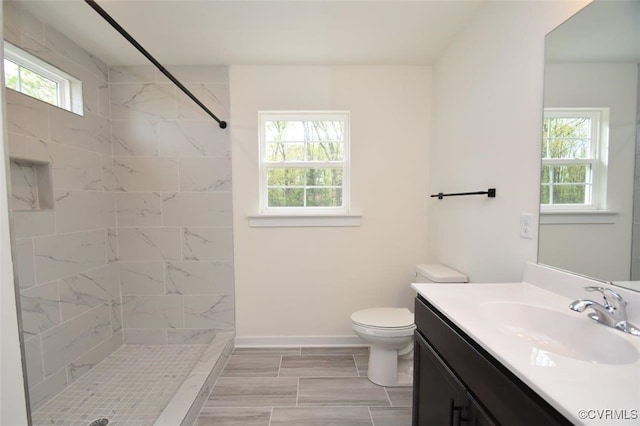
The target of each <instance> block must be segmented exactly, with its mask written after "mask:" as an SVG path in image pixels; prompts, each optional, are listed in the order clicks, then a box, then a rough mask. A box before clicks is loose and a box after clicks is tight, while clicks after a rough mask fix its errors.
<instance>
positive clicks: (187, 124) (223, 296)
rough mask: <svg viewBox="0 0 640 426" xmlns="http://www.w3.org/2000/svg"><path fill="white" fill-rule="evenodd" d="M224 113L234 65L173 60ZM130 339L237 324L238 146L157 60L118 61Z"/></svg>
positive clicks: (121, 252)
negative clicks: (234, 178)
mask: <svg viewBox="0 0 640 426" xmlns="http://www.w3.org/2000/svg"><path fill="white" fill-rule="evenodd" d="M168 69H169V71H170V72H171V73H172V74H173V75H175V76H176V78H178V79H179V80H180V81H181V82H182V83H183V84H185V86H186V87H187V88H189V89H190V90H191V91H192V92H193V93H194V94H196V96H198V98H199V99H200V100H201V101H202V102H203V103H204V104H205V105H207V106H208V107H209V108H210V109H211V110H212V111H213V112H214V114H216V115H217V116H219V117H221V118H222V119H225V118H227V117H228V115H229V93H228V92H229V85H228V74H227V68H226V67H216V66H192V67H168ZM109 76H110V84H109V90H110V96H111V113H112V116H111V118H112V120H111V123H112V141H113V152H114V156H113V168H112V170H111V176H112V179H113V182H112V185H113V187H112V189H113V190H114V192H115V197H116V199H115V201H116V220H117V241H118V260H119V262H118V264H119V266H120V280H121V287H120V289H121V293H122V314H123V316H122V320H123V330H124V341H125V343H140V344H156V345H165V344H189V343H209V342H211V340H212V339H213V338H214V337H215V336H216V333H218V332H227V331H232V330H233V329H234V320H235V318H234V292H233V287H234V285H233V282H234V281H233V240H232V205H231V155H230V152H231V147H230V139H229V134H228V130H221V129H220V128H219V127H218V125H217V123H216V122H215V121H213V120H212V119H211V118H210V117H209V116H208V115H206V113H204V112H203V111H201V110H200V108H199V107H198V106H197V105H196V104H195V103H194V102H193V101H192V100H191V99H189V98H188V97H187V96H186V95H184V94H183V93H182V92H181V91H180V90H179V89H178V88H176V87H175V86H174V85H173V84H171V83H170V82H169V80H168V79H167V78H166V77H165V76H164V75H163V74H162V73H161V72H159V71H157V70H156V69H155V68H154V67H153V66H139V67H112V68H110V69H109Z"/></svg>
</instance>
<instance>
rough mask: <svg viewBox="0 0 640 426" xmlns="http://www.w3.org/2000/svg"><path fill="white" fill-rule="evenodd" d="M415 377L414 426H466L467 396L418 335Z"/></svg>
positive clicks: (452, 375)
mask: <svg viewBox="0 0 640 426" xmlns="http://www.w3.org/2000/svg"><path fill="white" fill-rule="evenodd" d="M413 374H414V378H413V426H447V425H450V426H453V425H459V424H464V423H463V421H464V420H466V419H467V414H468V412H467V411H468V410H467V409H466V406H467V403H466V402H467V392H466V391H465V388H464V386H463V385H462V383H460V381H458V379H457V378H456V377H455V376H454V374H453V373H452V372H451V370H449V368H448V367H447V366H446V365H445V364H444V363H443V362H442V360H441V359H440V357H439V356H438V354H436V353H435V352H434V351H433V349H431V347H430V346H429V344H428V343H427V342H426V341H425V339H424V338H423V337H422V335H421V334H420V333H419V332H418V331H416V332H415V345H414V369H413Z"/></svg>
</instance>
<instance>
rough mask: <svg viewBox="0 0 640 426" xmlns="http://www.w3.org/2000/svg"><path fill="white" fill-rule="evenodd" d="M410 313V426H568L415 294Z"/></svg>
mask: <svg viewBox="0 0 640 426" xmlns="http://www.w3.org/2000/svg"><path fill="white" fill-rule="evenodd" d="M415 314H416V325H417V329H416V333H415V346H414V347H415V349H414V351H415V353H414V378H413V425H414V426H458V425H464V426H488V425H516V424H517V425H519V426H527V425H531V426H539V425H545V426H547V425H548V426H552V425H571V422H569V421H568V420H567V419H566V418H565V417H563V416H562V415H561V414H560V413H558V412H557V411H556V410H555V409H554V408H553V407H552V406H551V405H549V404H548V403H547V402H546V401H544V400H543V399H542V398H541V397H540V396H539V395H537V394H536V393H535V392H533V391H532V390H531V389H530V388H529V387H528V386H527V385H526V384H525V383H523V382H522V381H521V380H520V379H518V378H517V377H516V376H515V375H514V374H513V373H511V372H510V371H508V370H507V369H506V368H505V367H504V366H503V365H502V364H500V363H499V362H498V361H497V360H496V359H495V358H493V357H492V356H491V355H490V354H489V353H487V352H486V351H485V350H484V349H482V348H481V347H480V346H479V345H478V344H477V343H476V342H474V341H473V339H471V338H470V337H469V336H467V335H466V334H465V333H464V332H463V331H462V330H460V329H458V328H457V327H456V326H455V325H454V324H452V323H451V322H450V321H449V320H448V319H447V318H446V317H445V316H444V315H443V314H442V313H440V312H439V311H438V310H437V309H436V308H434V307H433V306H431V305H430V304H429V302H427V301H426V300H424V299H423V298H422V297H421V296H418V297H417V298H416V310H415Z"/></svg>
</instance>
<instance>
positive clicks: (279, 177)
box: [267, 168, 304, 186]
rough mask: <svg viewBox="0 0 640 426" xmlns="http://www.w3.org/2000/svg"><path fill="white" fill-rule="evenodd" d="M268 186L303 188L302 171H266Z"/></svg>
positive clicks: (282, 169)
mask: <svg viewBox="0 0 640 426" xmlns="http://www.w3.org/2000/svg"><path fill="white" fill-rule="evenodd" d="M267 185H268V186H304V169H285V168H281V169H276V168H269V169H268V170H267Z"/></svg>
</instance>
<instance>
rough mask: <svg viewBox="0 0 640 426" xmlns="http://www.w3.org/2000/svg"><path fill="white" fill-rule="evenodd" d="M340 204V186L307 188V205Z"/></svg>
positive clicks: (330, 205) (332, 205) (333, 205)
mask: <svg viewBox="0 0 640 426" xmlns="http://www.w3.org/2000/svg"><path fill="white" fill-rule="evenodd" d="M341 205H342V189H341V188H309V189H307V206H309V207H339V206H341Z"/></svg>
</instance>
